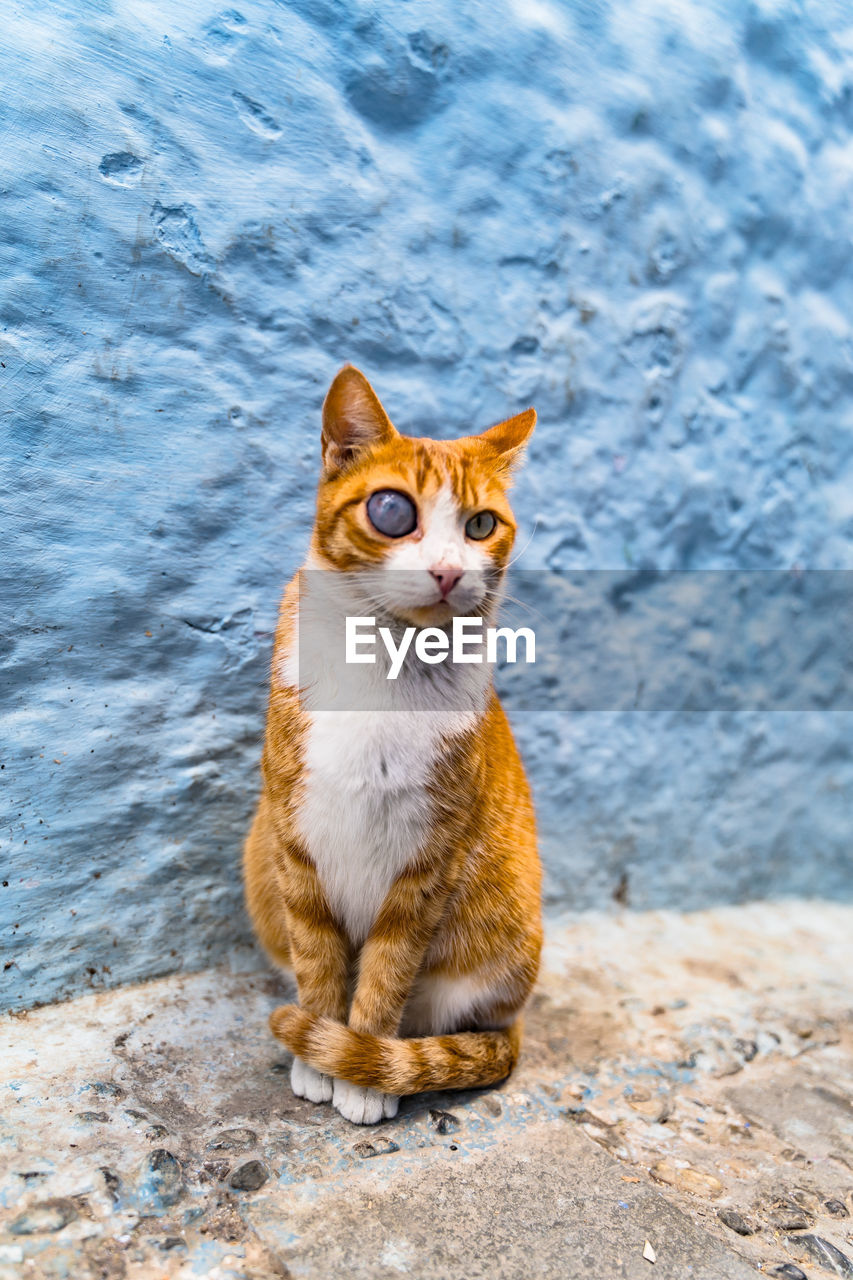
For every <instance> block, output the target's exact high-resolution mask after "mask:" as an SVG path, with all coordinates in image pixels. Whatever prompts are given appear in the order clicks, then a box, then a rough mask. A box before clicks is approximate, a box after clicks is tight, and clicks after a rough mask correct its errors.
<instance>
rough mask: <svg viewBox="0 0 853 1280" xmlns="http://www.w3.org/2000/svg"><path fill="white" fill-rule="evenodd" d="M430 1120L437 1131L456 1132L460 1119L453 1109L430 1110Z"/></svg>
mask: <svg viewBox="0 0 853 1280" xmlns="http://www.w3.org/2000/svg"><path fill="white" fill-rule="evenodd" d="M429 1122H430V1124H431V1125H432V1127H433V1129H435V1131H436V1133H456V1130H457V1129H458V1128H459V1121H458V1120H457V1118H456V1116H455V1115H454V1114H453V1112H452V1111H430V1113H429Z"/></svg>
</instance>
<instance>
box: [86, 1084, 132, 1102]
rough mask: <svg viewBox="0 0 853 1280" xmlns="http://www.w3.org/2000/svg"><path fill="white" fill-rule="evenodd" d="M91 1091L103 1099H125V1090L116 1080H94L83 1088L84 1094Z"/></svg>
mask: <svg viewBox="0 0 853 1280" xmlns="http://www.w3.org/2000/svg"><path fill="white" fill-rule="evenodd" d="M87 1089H91V1091H92V1092H93V1093H97V1094H98V1096H99V1097H101V1098H115V1099H116V1100H118V1099H119V1098H123V1097H124V1089H123V1088H122V1087H121V1085H120V1084H116V1083H115V1081H114V1080H92V1081H91V1082H90V1083H89V1084H86V1085H84V1086H83V1090H84V1092H85V1091H86V1090H87Z"/></svg>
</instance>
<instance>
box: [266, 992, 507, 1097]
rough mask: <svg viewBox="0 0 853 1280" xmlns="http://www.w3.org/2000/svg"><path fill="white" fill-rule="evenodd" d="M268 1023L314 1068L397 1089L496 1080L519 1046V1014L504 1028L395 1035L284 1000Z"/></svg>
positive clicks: (416, 1090) (473, 1084)
mask: <svg viewBox="0 0 853 1280" xmlns="http://www.w3.org/2000/svg"><path fill="white" fill-rule="evenodd" d="M270 1029H271V1030H272V1033H273V1035H274V1036H275V1037H276V1039H277V1040H281V1042H282V1043H283V1044H285V1045H286V1046H287V1048H288V1049H290V1051H291V1052H292V1053H294V1054H296V1056H297V1057H299V1058H302V1060H303V1061H304V1062H308V1063H310V1065H311V1066H312V1067H314V1068H316V1070H317V1071H322V1072H323V1073H324V1074H325V1075H329V1076H334V1077H335V1078H336V1079H338V1080H348V1081H349V1082H350V1083H351V1084H357V1085H361V1086H362V1087H363V1088H368V1089H381V1090H382V1091H383V1092H384V1093H393V1094H398V1095H403V1094H409V1093H423V1092H426V1091H427V1090H430V1089H476V1088H478V1087H480V1086H482V1085H487V1084H496V1083H497V1082H498V1080H503V1079H504V1078H505V1077H506V1076H508V1075H509V1073H510V1071H512V1069H513V1067H514V1066H515V1064H516V1061H517V1060H518V1054H519V1049H520V1048H521V1019H518V1020H517V1021H516V1022H514V1023H513V1024H512V1026H511V1027H508V1028H507V1029H506V1030H505V1031H459V1032H457V1033H455V1034H454V1035H446V1036H424V1037H423V1038H421V1039H413V1040H398V1039H395V1038H394V1037H392V1036H371V1035H367V1034H366V1033H365V1032H363V1031H353V1030H352V1029H351V1028H350V1027H345V1026H343V1025H342V1024H341V1023H340V1022H334V1021H333V1020H332V1019H331V1018H324V1017H322V1016H321V1015H320V1014H314V1013H308V1012H306V1011H305V1010H304V1009H300V1008H298V1007H297V1006H296V1005H295V1004H283V1005H281V1006H280V1008H278V1009H275V1010H273V1012H272V1014H271V1015H270Z"/></svg>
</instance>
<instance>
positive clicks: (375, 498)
mask: <svg viewBox="0 0 853 1280" xmlns="http://www.w3.org/2000/svg"><path fill="white" fill-rule="evenodd" d="M367 515H368V518H369V520H370V523H371V524H372V525H373V527H374V529H378V530H379V532H380V533H384V534H385V536H386V537H388V538H405V536H406V534H407V533H412V532H413V531H414V530H415V529H416V528H417V527H418V511H417V507H416V506H415V504H414V502H412V500H411V498H407V497H406V495H405V494H404V493H398V492H397V490H396V489H380V490H379V491H378V492H377V493H374V494H372V495H371V496H370V497H369V498H368V499H367Z"/></svg>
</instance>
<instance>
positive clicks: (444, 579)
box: [430, 569, 463, 600]
mask: <svg viewBox="0 0 853 1280" xmlns="http://www.w3.org/2000/svg"><path fill="white" fill-rule="evenodd" d="M462 572H463V571H462V570H461V569H430V573H431V574H432V576H433V577H434V578H435V580H436V582H437V583H438V589H439V591H440V592H441V597H442V599H443V600H446V599H447V597H448V596H449V595H450V593H451V591H452V590H453V588H454V587H455V586H456V584H457V582H458V581H459V579H460V578H461V577H462Z"/></svg>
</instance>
